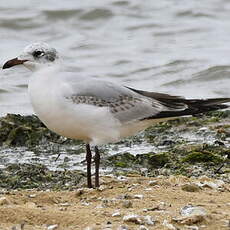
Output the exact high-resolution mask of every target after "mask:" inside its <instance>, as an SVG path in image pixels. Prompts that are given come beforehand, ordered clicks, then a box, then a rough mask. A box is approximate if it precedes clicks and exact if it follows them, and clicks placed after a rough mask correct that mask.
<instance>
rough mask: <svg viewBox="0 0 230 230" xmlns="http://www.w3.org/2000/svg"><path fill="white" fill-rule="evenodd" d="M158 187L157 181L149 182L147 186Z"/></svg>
mask: <svg viewBox="0 0 230 230" xmlns="http://www.w3.org/2000/svg"><path fill="white" fill-rule="evenodd" d="M155 185H158V181H157V180H151V181H149V186H155Z"/></svg>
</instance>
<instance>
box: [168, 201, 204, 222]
mask: <svg viewBox="0 0 230 230" xmlns="http://www.w3.org/2000/svg"><path fill="white" fill-rule="evenodd" d="M180 213H181V217H178V218H172V221H174V222H176V223H180V224H187V225H192V224H197V223H200V222H202V221H204V220H205V219H206V217H207V211H206V210H205V209H204V208H202V207H198V206H192V205H186V206H185V207H183V208H182V209H181V211H180Z"/></svg>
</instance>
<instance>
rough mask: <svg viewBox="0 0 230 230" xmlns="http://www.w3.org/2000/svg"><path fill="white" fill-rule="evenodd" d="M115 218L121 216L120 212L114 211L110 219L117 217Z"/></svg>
mask: <svg viewBox="0 0 230 230" xmlns="http://www.w3.org/2000/svg"><path fill="white" fill-rule="evenodd" d="M117 216H121V213H120V211H115V212H114V213H113V214H112V217H117Z"/></svg>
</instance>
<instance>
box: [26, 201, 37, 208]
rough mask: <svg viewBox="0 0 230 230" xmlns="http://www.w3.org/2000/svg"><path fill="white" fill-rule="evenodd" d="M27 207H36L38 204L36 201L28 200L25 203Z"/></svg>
mask: <svg viewBox="0 0 230 230" xmlns="http://www.w3.org/2000/svg"><path fill="white" fill-rule="evenodd" d="M25 205H26V207H27V208H36V207H37V205H36V204H35V203H34V202H26V203H25Z"/></svg>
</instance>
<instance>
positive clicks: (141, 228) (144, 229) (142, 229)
mask: <svg viewBox="0 0 230 230" xmlns="http://www.w3.org/2000/svg"><path fill="white" fill-rule="evenodd" d="M139 230H149V229H148V228H146V227H145V226H144V225H141V226H140V228H139Z"/></svg>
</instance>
